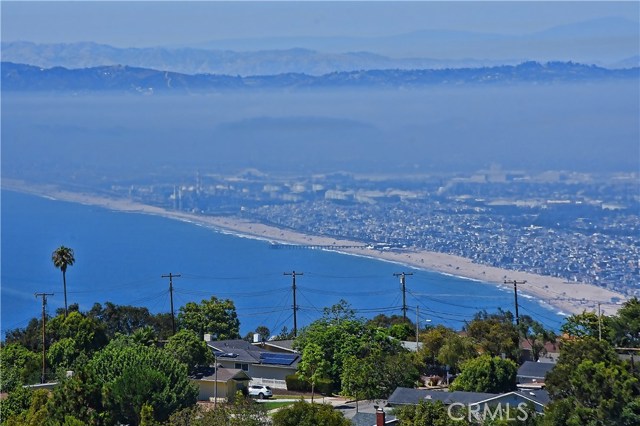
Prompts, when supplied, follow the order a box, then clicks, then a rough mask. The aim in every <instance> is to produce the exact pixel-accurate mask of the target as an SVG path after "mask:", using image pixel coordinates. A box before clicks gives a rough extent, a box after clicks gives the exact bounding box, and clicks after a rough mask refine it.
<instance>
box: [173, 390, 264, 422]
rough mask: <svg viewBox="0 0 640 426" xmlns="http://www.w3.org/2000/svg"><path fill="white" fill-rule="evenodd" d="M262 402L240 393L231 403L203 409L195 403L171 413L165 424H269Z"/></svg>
mask: <svg viewBox="0 0 640 426" xmlns="http://www.w3.org/2000/svg"><path fill="white" fill-rule="evenodd" d="M270 424H271V423H270V421H269V418H268V416H267V412H266V410H265V408H264V404H259V403H256V402H254V401H252V400H251V399H250V398H245V397H244V396H242V394H241V393H240V394H239V395H236V398H235V399H234V401H233V403H230V404H222V405H219V406H218V407H217V408H216V409H215V410H205V409H203V408H202V407H201V406H199V405H196V406H193V407H187V408H184V409H182V410H179V411H176V412H175V413H173V414H172V415H171V416H170V417H169V420H168V421H167V422H166V423H164V425H165V426H220V425H224V426H270Z"/></svg>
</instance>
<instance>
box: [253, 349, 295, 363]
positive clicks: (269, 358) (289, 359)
mask: <svg viewBox="0 0 640 426" xmlns="http://www.w3.org/2000/svg"><path fill="white" fill-rule="evenodd" d="M297 357H298V355H295V354H281V353H275V352H261V353H260V362H261V363H262V364H268V365H291V364H293V361H295V360H296V358H297Z"/></svg>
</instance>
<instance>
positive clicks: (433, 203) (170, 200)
mask: <svg viewBox="0 0 640 426" xmlns="http://www.w3.org/2000/svg"><path fill="white" fill-rule="evenodd" d="M639 186H640V180H639V178H638V175H637V174H626V175H623V174H618V175H607V176H593V175H587V174H576V173H559V172H547V173H542V174H539V175H535V176H531V175H528V174H525V173H522V172H504V171H501V170H489V171H486V172H482V173H478V174H475V175H471V176H447V175H438V176H428V177H421V178H415V177H412V178H406V179H402V178H386V179H381V178H365V177H354V176H352V175H347V174H333V175H322V176H314V177H287V178H273V177H271V176H267V175H264V174H261V173H258V172H248V173H245V174H243V175H240V176H233V177H225V176H201V175H199V174H198V176H197V177H196V179H195V181H193V182H192V184H189V185H184V184H183V185H169V184H166V183H155V184H154V185H139V184H138V185H132V186H130V187H128V188H125V187H112V190H116V191H117V192H119V193H121V195H123V194H122V192H124V191H126V192H127V195H128V196H129V197H132V198H136V199H139V200H141V201H143V202H147V203H151V204H156V205H161V206H163V207H166V208H172V209H176V210H185V211H192V212H197V213H202V214H214V215H233V216H238V217H243V218H247V219H250V220H255V221H260V222H263V223H266V224H271V225H275V226H279V227H285V228H289V229H293V230H297V231H301V232H306V233H311V234H315V235H324V236H331V237H337V238H345V239H352V240H357V241H362V242H363V243H366V244H386V245H388V246H389V247H392V248H395V249H403V248H418V249H425V250H431V251H437V252H442V253H448V254H454V255H458V256H462V257H465V258H468V259H471V260H472V261H474V262H477V263H479V264H485V265H491V266H496V267H500V268H506V269H512V270H519V271H527V272H532V273H536V274H542V275H550V276H554V277H560V278H563V279H565V280H567V281H568V282H584V283H592V284H596V285H599V286H602V287H605V288H609V289H615V290H617V291H621V292H623V293H626V294H628V295H639V294H640V214H639V212H640V195H639V194H640V192H639V190H638V189H639Z"/></svg>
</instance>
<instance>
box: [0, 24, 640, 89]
mask: <svg viewBox="0 0 640 426" xmlns="http://www.w3.org/2000/svg"><path fill="white" fill-rule="evenodd" d="M1 49H2V60H3V61H7V62H14V63H22V64H30V65H35V66H39V67H43V68H51V67H57V66H61V67H65V68H90V67H97V66H106V65H128V66H131V67H139V68H152V69H160V70H166V71H173V72H178V73H184V74H201V73H210V74H225V75H234V76H235V75H240V76H253V75H273V74H284V73H302V74H308V75H315V76H319V75H324V74H328V73H331V72H340V71H361V70H375V69H405V70H412V69H437V68H441V69H444V68H477V67H490V66H497V65H517V64H519V63H522V62H524V61H527V60H535V61H537V62H549V61H563V62H564V61H573V62H578V63H584V64H593V65H598V66H602V67H605V68H630V67H636V66H640V25H639V24H638V22H633V21H629V20H626V19H622V18H602V19H596V20H591V21H585V22H579V23H575V24H571V25H565V26H559V27H553V28H549V29H547V30H545V31H540V32H535V33H531V34H525V35H505V34H487V33H478V32H471V31H450V30H448V31H445V30H424V31H418V32H411V33H406V34H398V35H393V36H384V37H340V36H334V37H327V36H325V37H263V38H255V39H227V40H213V41H208V42H204V43H200V44H197V45H190V46H172V47H167V46H162V47H144V48H130V47H114V46H109V45H104V44H98V43H92V42H84V43H51V44H36V43H31V42H28V41H3V42H2V44H1Z"/></svg>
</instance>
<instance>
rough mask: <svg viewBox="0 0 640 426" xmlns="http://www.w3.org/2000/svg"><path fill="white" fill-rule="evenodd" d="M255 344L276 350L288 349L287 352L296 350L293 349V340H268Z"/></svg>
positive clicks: (255, 344)
mask: <svg viewBox="0 0 640 426" xmlns="http://www.w3.org/2000/svg"><path fill="white" fill-rule="evenodd" d="M253 346H256V347H260V348H264V347H265V346H266V347H269V348H273V349H276V350H281V351H286V352H296V350H294V349H293V340H291V339H289V340H268V341H266V342H256V343H254V344H253Z"/></svg>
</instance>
